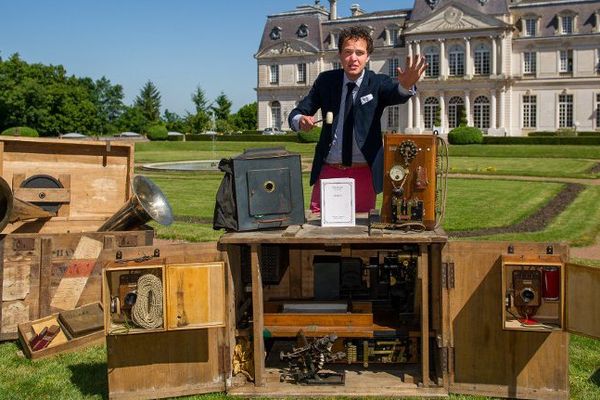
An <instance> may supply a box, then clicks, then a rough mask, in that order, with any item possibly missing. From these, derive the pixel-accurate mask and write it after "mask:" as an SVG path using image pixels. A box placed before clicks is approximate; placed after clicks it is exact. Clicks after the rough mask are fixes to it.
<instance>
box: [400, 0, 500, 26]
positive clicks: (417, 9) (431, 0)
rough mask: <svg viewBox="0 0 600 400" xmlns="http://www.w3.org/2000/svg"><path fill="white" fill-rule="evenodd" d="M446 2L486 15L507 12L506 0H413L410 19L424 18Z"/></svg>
mask: <svg viewBox="0 0 600 400" xmlns="http://www.w3.org/2000/svg"><path fill="white" fill-rule="evenodd" d="M447 4H454V5H456V6H459V7H460V6H466V7H469V8H471V9H473V10H476V11H478V12H480V13H482V14H486V15H502V14H508V3H507V1H506V0H415V4H414V7H413V10H412V13H411V16H410V19H411V20H412V21H419V20H422V19H426V18H428V17H429V16H431V15H432V14H435V13H436V12H437V11H438V10H439V9H440V8H443V7H444V6H446V5H447Z"/></svg>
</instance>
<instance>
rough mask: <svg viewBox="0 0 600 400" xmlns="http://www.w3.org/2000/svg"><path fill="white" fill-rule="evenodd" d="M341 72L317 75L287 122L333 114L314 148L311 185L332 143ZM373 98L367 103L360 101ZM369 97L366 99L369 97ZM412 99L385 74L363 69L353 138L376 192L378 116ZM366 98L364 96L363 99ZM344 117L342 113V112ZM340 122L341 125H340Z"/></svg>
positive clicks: (379, 184)
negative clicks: (332, 119) (385, 110)
mask: <svg viewBox="0 0 600 400" xmlns="http://www.w3.org/2000/svg"><path fill="white" fill-rule="evenodd" d="M343 83H344V70H343V69H336V70H331V71H325V72H322V73H321V74H319V76H318V77H317V79H316V80H315V83H314V84H313V87H312V88H311V89H310V92H309V93H308V95H307V96H306V97H305V98H304V99H302V101H300V103H299V104H298V106H297V107H296V108H294V109H293V110H292V112H291V113H290V115H289V118H288V122H289V125H290V127H291V126H293V125H292V120H293V118H294V116H296V115H298V114H302V115H314V114H315V113H316V112H317V110H319V109H321V114H322V115H323V117H325V115H326V114H327V112H332V113H333V115H334V121H333V124H331V125H329V124H325V123H323V127H322V128H321V135H320V137H319V142H318V143H317V146H316V148H315V157H314V159H313V164H312V170H311V173H310V184H311V185H313V184H314V183H315V182H316V181H317V179H318V177H319V173H320V172H321V167H322V166H323V163H324V162H325V158H326V157H327V154H329V148H330V147H331V142H332V140H333V127H334V126H336V123H337V120H338V118H339V115H338V114H339V111H340V102H341V97H342V85H343ZM369 95H371V96H372V99H371V100H370V101H366V102H364V103H363V102H362V101H361V98H362V97H365V96H369ZM371 96H369V97H371ZM410 97H411V94H410V93H409V92H408V90H405V89H404V88H402V86H399V84H398V81H396V80H394V79H392V78H390V77H389V76H388V75H383V74H376V73H374V72H373V71H369V70H366V71H365V75H364V77H363V80H362V83H361V85H360V88H359V91H358V94H357V95H356V98H355V100H354V136H355V140H356V143H357V145H358V147H359V148H360V150H361V151H362V153H363V155H364V157H365V160H366V161H367V163H368V164H369V167H370V168H371V173H372V175H373V188H374V189H375V192H376V193H381V191H382V190H383V139H382V134H381V115H382V114H383V110H384V109H385V107H387V106H390V105H395V104H400V103H405V102H406V101H408V99H409V98H410ZM365 99H366V97H365ZM342 114H343V113H342ZM340 123H342V122H340Z"/></svg>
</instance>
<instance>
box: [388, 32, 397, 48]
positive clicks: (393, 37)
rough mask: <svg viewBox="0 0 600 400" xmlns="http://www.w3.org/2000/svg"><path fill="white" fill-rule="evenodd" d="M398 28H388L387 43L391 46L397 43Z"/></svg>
mask: <svg viewBox="0 0 600 400" xmlns="http://www.w3.org/2000/svg"><path fill="white" fill-rule="evenodd" d="M398 34H399V31H398V28H388V43H389V44H390V45H392V46H397V45H398Z"/></svg>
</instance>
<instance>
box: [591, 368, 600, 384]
mask: <svg viewBox="0 0 600 400" xmlns="http://www.w3.org/2000/svg"><path fill="white" fill-rule="evenodd" d="M590 381H591V382H592V383H593V384H594V385H596V386H598V387H600V368H598V369H597V370H596V372H594V373H593V374H592V376H591V377H590Z"/></svg>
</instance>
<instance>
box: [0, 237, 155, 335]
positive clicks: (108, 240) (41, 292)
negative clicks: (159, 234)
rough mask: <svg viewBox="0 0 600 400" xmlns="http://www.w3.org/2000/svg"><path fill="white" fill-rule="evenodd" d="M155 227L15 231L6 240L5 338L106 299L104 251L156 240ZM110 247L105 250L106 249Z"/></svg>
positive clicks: (1, 291) (1, 293)
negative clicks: (63, 312) (57, 314)
mask: <svg viewBox="0 0 600 400" xmlns="http://www.w3.org/2000/svg"><path fill="white" fill-rule="evenodd" d="M153 238H154V231H153V230H151V229H150V228H147V229H146V230H140V231H127V232H86V233H63V234H44V235H42V234H38V233H32V234H10V235H5V236H3V237H2V238H1V239H0V251H1V253H2V257H0V262H1V264H0V299H2V307H1V308H0V340H12V339H16V338H17V326H18V325H19V324H21V323H25V322H28V321H32V320H35V319H38V318H41V317H45V316H48V315H50V314H52V313H54V312H58V311H61V310H69V309H73V308H75V307H77V306H80V305H82V304H87V303H92V302H95V301H100V300H101V298H100V288H101V283H102V276H101V271H102V266H101V264H97V259H98V257H99V256H100V255H101V254H104V257H110V259H114V257H115V253H116V251H118V250H119V249H120V250H124V249H126V248H130V247H131V246H143V245H151V244H152V242H153ZM103 250H106V252H105V253H102V251H103Z"/></svg>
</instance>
